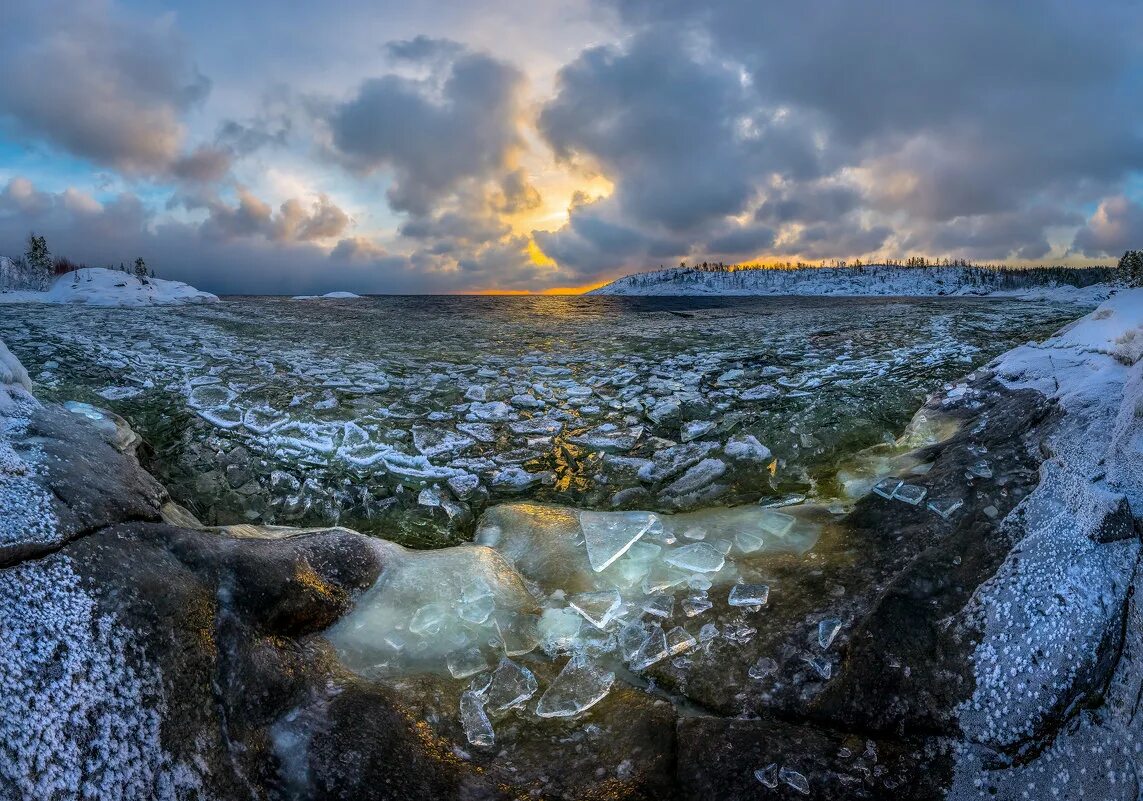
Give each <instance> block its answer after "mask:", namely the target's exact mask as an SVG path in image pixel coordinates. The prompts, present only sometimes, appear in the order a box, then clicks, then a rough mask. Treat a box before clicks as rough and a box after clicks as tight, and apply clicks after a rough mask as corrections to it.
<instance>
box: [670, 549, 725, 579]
mask: <svg viewBox="0 0 1143 801" xmlns="http://www.w3.org/2000/svg"><path fill="white" fill-rule="evenodd" d="M664 561H665V562H666V563H667V564H669V565H674V566H675V567H678V568H681V569H683V570H687V571H690V572H692V573H716V572H718V571H719V570H722V566H723V565H724V564H725V563H726V557H725V556H723V554H722V553H720V552H719V550H718V549H717V548H715V547H714V546H713V545H711V544H710V543H708V542H696V543H693V544H691V545H684V546H683V547H682V548H677V549H675V550H674V551H672V552H671V553H670V554H668V555H667V557H666V559H665V560H664Z"/></svg>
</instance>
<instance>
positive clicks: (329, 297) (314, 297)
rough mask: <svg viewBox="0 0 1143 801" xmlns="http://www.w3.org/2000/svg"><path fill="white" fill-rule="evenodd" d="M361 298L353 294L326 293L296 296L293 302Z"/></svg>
mask: <svg viewBox="0 0 1143 801" xmlns="http://www.w3.org/2000/svg"><path fill="white" fill-rule="evenodd" d="M359 297H361V296H360V295H355V294H354V293H352V292H326V293H325V294H324V295H294V297H293V298H291V300H353V299H354V298H359Z"/></svg>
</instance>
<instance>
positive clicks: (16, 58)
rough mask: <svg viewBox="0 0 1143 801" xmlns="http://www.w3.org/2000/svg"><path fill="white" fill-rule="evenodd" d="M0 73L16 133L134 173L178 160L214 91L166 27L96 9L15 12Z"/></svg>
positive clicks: (4, 113) (4, 27) (4, 35)
mask: <svg viewBox="0 0 1143 801" xmlns="http://www.w3.org/2000/svg"><path fill="white" fill-rule="evenodd" d="M0 74H2V75H3V76H4V78H3V80H2V81H0V117H2V118H5V119H7V120H8V121H9V123H10V124H11V125H12V126H13V127H14V128H15V130H17V131H19V132H21V133H23V134H25V135H27V136H32V137H40V138H42V139H44V140H46V141H48V142H51V143H52V144H54V145H56V146H58V147H60V148H63V149H65V150H67V151H69V152H71V153H74V154H75V155H77V156H80V157H83V158H87V159H90V160H92V161H94V162H97V163H99V164H104V165H109V166H112V167H115V168H117V169H119V170H122V171H124V172H128V173H135V174H138V173H146V174H151V173H163V172H166V171H167V170H168V169H169V168H170V167H171V165H172V164H174V163H175V162H176V160H177V159H178V158H179V153H180V149H181V147H182V141H183V135H184V132H183V124H182V115H183V114H184V113H185V112H186V111H187V110H188V109H190V108H192V107H193V106H195V105H196V104H198V103H199V102H200V101H202V100H203V99H204V98H205V97H206V95H207V93H208V92H209V90H210V81H209V80H207V79H206V78H205V77H204V76H203V75H201V74H200V73H199V72H198V70H197V69H196V68H195V67H194V65H193V63H192V62H191V60H190V58H189V54H188V51H187V48H186V46H185V44H184V43H183V42H182V40H181V39H180V38H179V36H178V35H177V33H176V32H175V31H174V30H173V28H172V27H171V26H170V24H169V23H168V22H164V21H160V22H153V23H152V22H145V21H137V20H135V19H130V18H127V17H125V16H120V15H116V14H115V13H113V11H112V10H110V9H108V7H107V6H105V5H104V4H102V3H96V2H55V1H54V0H47V2H41V3H28V4H23V5H21V4H19V3H17V4H15V5H12V4H9V5H8V7H7V8H6V10H5V12H4V21H3V24H0Z"/></svg>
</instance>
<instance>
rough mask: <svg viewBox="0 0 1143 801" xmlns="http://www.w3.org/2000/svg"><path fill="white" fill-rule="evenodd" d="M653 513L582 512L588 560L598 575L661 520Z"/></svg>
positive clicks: (581, 521)
mask: <svg viewBox="0 0 1143 801" xmlns="http://www.w3.org/2000/svg"><path fill="white" fill-rule="evenodd" d="M658 519H659V518H658V516H657V515H654V514H652V513H650V512H587V511H584V512H580V513H579V524H580V528H581V529H582V530H583V540H584V543H585V544H586V545H587V560H588V562H590V563H591V569H592V570H594V571H595V572H596V573H598V572H599V571H601V570H603V569H604V568H606V567H607V566H608V565H610V564H611V563H612V562H614V561H615V560H616V559H618V558H619V557H620V556H622V555H623V554H624V553H626V552H627V549H628V548H630V547H631V546H632V545H634V544H635V543H636V542H637V541H638V540H639V538H640V537H642V536H643V535H644V534H645V533H647V531H648V530H649V529H650V528H651V527H652V525H653V524H654V523H656V522H657V521H658Z"/></svg>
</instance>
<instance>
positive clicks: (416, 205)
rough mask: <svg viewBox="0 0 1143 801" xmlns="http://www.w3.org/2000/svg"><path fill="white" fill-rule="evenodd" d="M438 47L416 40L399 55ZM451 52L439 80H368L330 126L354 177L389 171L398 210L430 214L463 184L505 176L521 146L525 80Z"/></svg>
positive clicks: (498, 65) (477, 57)
mask: <svg viewBox="0 0 1143 801" xmlns="http://www.w3.org/2000/svg"><path fill="white" fill-rule="evenodd" d="M441 47H444V45H442V44H440V43H434V42H431V41H429V40H424V41H421V40H418V44H416V45H411V44H409V43H405V44H404V45H401V46H399V49H401V48H405V49H412V50H416V51H418V55H422V56H423V55H424V54H423V53H420V51H423V50H428V49H432V48H437V49H440V48H441ZM447 49H448V53H449V56H450V57H449V58H448V59H447V61H446V63H445V64H444V66H443V67H442V69H441V74H440V75H439V76H437V77H434V78H429V79H413V78H407V77H403V76H400V75H396V74H390V75H385V76H382V77H380V78H371V79H369V80H366V81H365V82H363V83H362V84H361V86H360V87H359V88H358V90H357V92H356V93H355V94H354V95H353V96H352V97H351V98H350V99H349V100H347V101H346V102H344V103H341V104H338V105H336V106H334V107H333V108H332V110H331V112H330V114H329V116H328V118H327V120H326V123H327V124H328V126H329V130H330V134H331V146H332V149H333V153H334V155H335V156H336V157H337V158H338V159H340V160H341V161H342V162H343V163H344V164H345V165H346V166H348V167H349V168H350V169H351V170H353V171H354V172H356V173H358V174H369V173H372V172H375V171H377V170H381V169H387V170H391V171H392V173H393V175H394V182H393V184H392V186H391V187H390V189H389V191H388V198H389V204H390V205H391V206H392V208H393V209H395V210H397V211H404V212H409V213H411V214H413V215H424V214H428V213H430V212H431V210H432V209H433V207H434V206H435V205H436V204H437V203H439V202H440V201H441V200H443V199H445V198H446V197H448V196H449V195H451V194H452V193H454V192H456V191H457V190H458V189H460V188H461V187H462V186H463V184H465V182H467V181H470V180H478V181H483V180H489V179H496V178H498V177H500V175H502V174H503V173H506V172H508V171H509V170H510V169H511V161H512V157H513V154H514V153H515V152H516V151H517V150H518V149H519V148H521V147H522V145H523V140H522V138H521V134H520V130H519V116H520V114H521V113H522V106H521V101H522V88H523V83H524V76H523V74H522V73H521V72H520V71H519V70H518V69H516V68H515V67H514V66H512V65H510V64H508V63H507V62H504V61H500V60H498V59H495V58H492V57H491V56H488V55H485V54H482V53H472V52H468V51H464V50H459V49H456V48H455V47H452V46H451V43H450V45H449V47H448V48H447Z"/></svg>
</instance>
